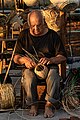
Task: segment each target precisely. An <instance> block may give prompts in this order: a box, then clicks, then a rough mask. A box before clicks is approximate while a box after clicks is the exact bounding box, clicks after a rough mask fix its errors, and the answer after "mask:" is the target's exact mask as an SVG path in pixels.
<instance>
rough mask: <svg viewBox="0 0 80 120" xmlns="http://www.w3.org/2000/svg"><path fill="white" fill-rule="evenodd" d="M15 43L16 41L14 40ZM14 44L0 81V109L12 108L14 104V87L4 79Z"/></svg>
mask: <svg viewBox="0 0 80 120" xmlns="http://www.w3.org/2000/svg"><path fill="white" fill-rule="evenodd" d="M16 44H17V42H16ZM16 44H15V47H14V50H13V54H12V57H11V60H10V63H9V65H8V69H7V71H6V75H5V77H4V80H3V83H2V84H1V83H0V109H7V108H11V107H12V108H14V105H15V92H14V87H13V85H12V84H11V83H6V79H7V76H8V73H9V69H10V66H11V63H12V59H13V55H14V52H15V48H16Z"/></svg>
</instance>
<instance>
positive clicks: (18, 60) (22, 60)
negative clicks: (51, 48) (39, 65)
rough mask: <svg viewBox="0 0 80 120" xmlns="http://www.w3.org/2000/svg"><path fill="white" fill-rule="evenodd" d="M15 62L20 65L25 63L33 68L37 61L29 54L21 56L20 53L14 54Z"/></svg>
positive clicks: (29, 67) (27, 66)
mask: <svg viewBox="0 0 80 120" xmlns="http://www.w3.org/2000/svg"><path fill="white" fill-rule="evenodd" d="M14 62H15V63H17V64H19V65H23V64H24V65H25V67H26V68H28V69H32V68H34V67H35V66H36V63H35V62H34V61H33V60H32V59H31V58H29V57H27V56H20V55H15V56H14Z"/></svg>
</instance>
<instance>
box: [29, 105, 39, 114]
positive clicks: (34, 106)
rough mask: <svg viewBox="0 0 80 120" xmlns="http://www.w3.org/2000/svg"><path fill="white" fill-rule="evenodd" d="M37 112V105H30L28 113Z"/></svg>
mask: <svg viewBox="0 0 80 120" xmlns="http://www.w3.org/2000/svg"><path fill="white" fill-rule="evenodd" d="M37 114H38V108H37V105H32V106H31V109H30V115H31V116H37Z"/></svg>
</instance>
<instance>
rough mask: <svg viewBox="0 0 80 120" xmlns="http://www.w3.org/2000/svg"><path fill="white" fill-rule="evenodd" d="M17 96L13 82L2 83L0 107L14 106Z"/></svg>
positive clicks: (0, 85) (0, 86) (0, 87)
mask: <svg viewBox="0 0 80 120" xmlns="http://www.w3.org/2000/svg"><path fill="white" fill-rule="evenodd" d="M14 103H15V96H14V88H13V86H12V84H10V83H7V84H0V109H4V108H10V107H14Z"/></svg>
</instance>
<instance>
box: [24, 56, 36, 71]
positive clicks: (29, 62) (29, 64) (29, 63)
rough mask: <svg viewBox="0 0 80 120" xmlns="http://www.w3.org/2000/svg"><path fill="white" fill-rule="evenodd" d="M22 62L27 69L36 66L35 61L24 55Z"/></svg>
mask: <svg viewBox="0 0 80 120" xmlns="http://www.w3.org/2000/svg"><path fill="white" fill-rule="evenodd" d="M24 64H25V67H26V68H28V69H32V68H34V67H35V66H36V63H35V62H34V61H33V60H32V59H31V58H29V57H24Z"/></svg>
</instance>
